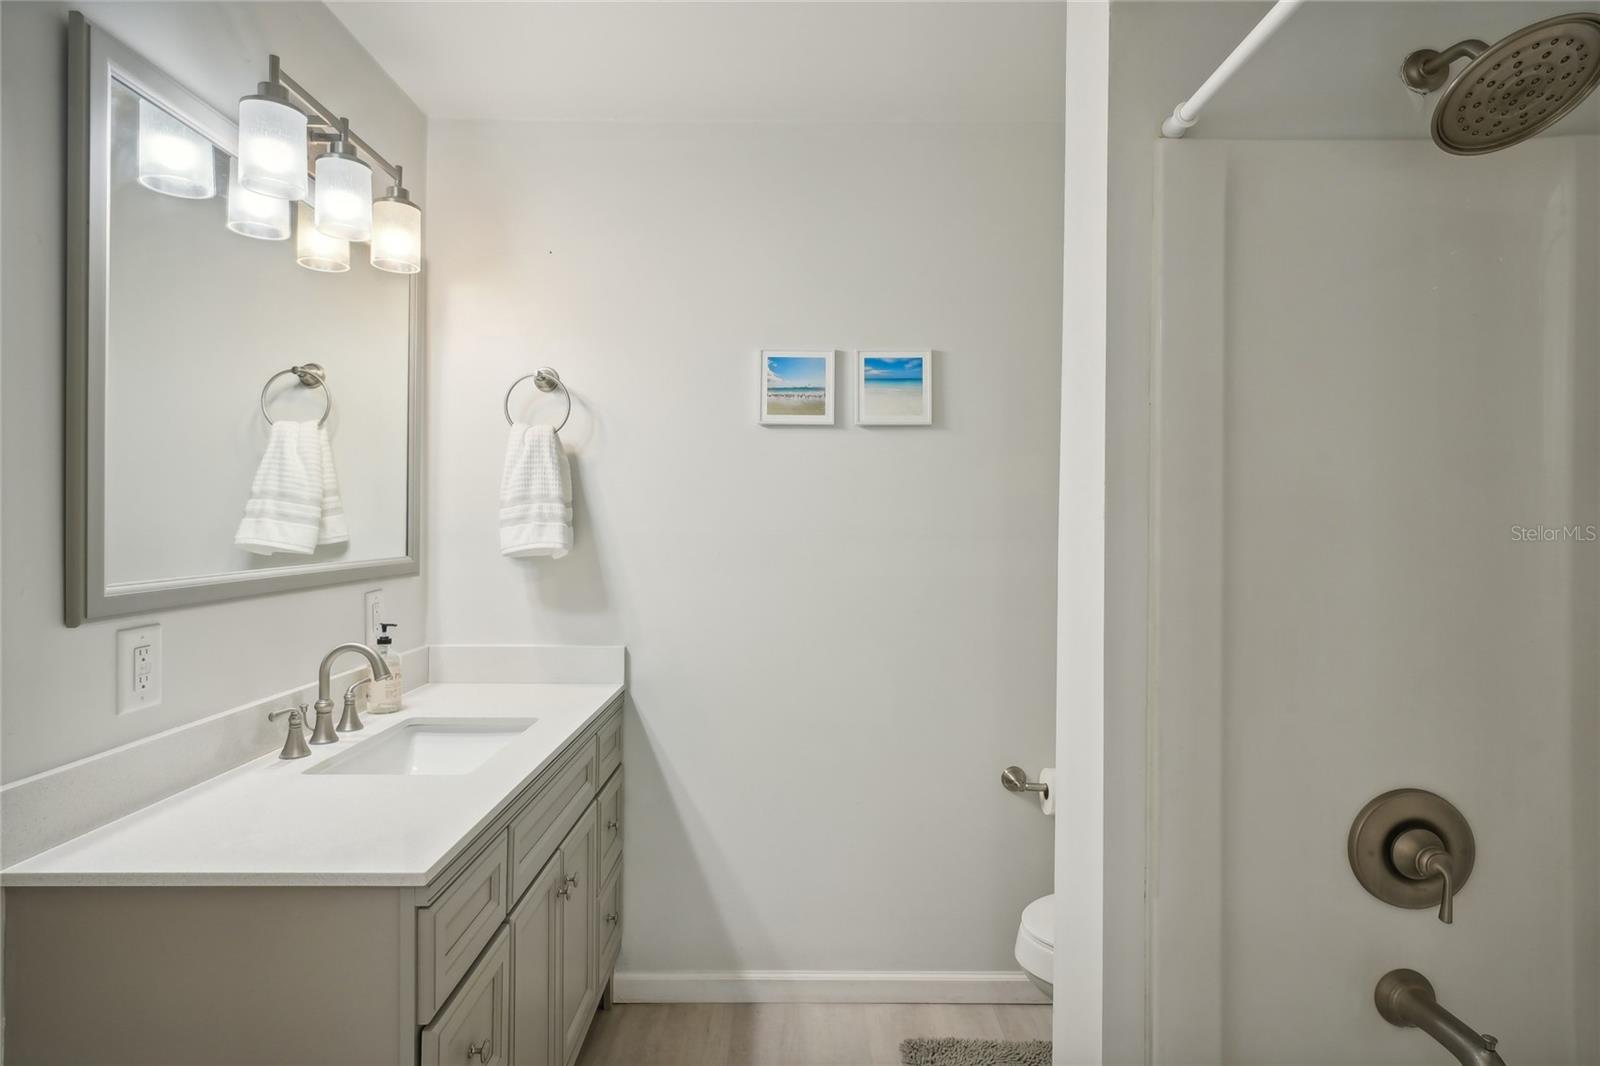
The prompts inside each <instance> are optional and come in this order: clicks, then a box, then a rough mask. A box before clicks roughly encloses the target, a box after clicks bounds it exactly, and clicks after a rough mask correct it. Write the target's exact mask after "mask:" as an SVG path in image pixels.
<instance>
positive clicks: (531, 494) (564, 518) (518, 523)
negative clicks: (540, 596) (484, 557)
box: [500, 423, 572, 559]
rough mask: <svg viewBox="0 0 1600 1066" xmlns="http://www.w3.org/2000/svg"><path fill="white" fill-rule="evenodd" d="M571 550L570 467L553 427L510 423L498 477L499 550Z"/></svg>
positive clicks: (552, 553)
mask: <svg viewBox="0 0 1600 1066" xmlns="http://www.w3.org/2000/svg"><path fill="white" fill-rule="evenodd" d="M571 548H572V471H571V469H570V468H569V467H568V466H567V453H566V450H565V449H563V448H562V447H561V438H560V437H558V436H556V432H555V430H553V429H551V428H550V427H549V426H525V425H522V424H521V423H518V424H517V425H514V426H512V427H511V432H510V433H509V434H507V436H506V462H505V468H504V470H503V471H502V472H501V475H500V554H501V555H511V556H517V557H523V556H530V555H548V556H550V557H551V558H552V559H559V558H561V557H562V556H563V555H565V554H567V552H568V551H570V550H571Z"/></svg>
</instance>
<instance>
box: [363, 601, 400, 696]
mask: <svg viewBox="0 0 1600 1066" xmlns="http://www.w3.org/2000/svg"><path fill="white" fill-rule="evenodd" d="M396 628H398V626H396V625H395V623H393V622H381V623H379V625H378V656H379V657H380V658H381V659H383V662H384V665H386V666H387V667H388V668H389V676H388V677H387V678H384V679H381V680H376V681H373V682H372V684H370V685H368V686H367V690H368V692H369V693H370V695H369V696H368V703H367V710H368V711H370V712H371V713H373V714H393V713H394V712H395V711H398V710H399V709H400V695H401V685H400V653H399V652H397V651H395V650H394V638H393V637H391V636H390V635H389V630H391V629H396Z"/></svg>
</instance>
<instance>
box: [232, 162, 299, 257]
mask: <svg viewBox="0 0 1600 1066" xmlns="http://www.w3.org/2000/svg"><path fill="white" fill-rule="evenodd" d="M228 228H229V229H231V230H233V232H235V233H237V234H240V235H242V236H245V237H255V238H256V239H258V240H263V241H286V240H288V239H289V201H288V200H280V199H278V198H277V197H275V196H263V195H262V194H261V193H258V192H251V191H250V190H249V189H247V188H245V187H244V186H243V185H241V184H240V183H239V162H238V160H231V161H230V162H229V164H228Z"/></svg>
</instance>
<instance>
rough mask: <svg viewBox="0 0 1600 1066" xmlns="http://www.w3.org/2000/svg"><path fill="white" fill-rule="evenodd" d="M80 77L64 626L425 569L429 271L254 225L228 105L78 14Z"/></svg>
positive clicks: (71, 129)
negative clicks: (313, 246)
mask: <svg viewBox="0 0 1600 1066" xmlns="http://www.w3.org/2000/svg"><path fill="white" fill-rule="evenodd" d="M68 79H69V81H68V159H67V173H68V189H67V195H68V204H69V206H68V221H67V241H68V248H67V300H68V315H67V319H68V322H67V351H66V409H65V432H66V460H67V461H66V471H65V477H66V486H65V489H66V491H65V515H64V517H65V539H66V543H65V549H66V550H65V556H64V562H65V567H64V571H65V572H64V583H65V600H64V602H65V621H66V624H67V625H69V626H75V625H78V624H80V623H81V622H83V621H85V620H89V619H96V618H105V617H113V616H117V615H126V614H133V613H140V612H148V611H152V610H162V609H167V608H171V607H179V606H185V605H190V604H199V603H209V602H215V601H219V600H227V599H235V598H239V597H244V596H255V595H262V594H267V593H277V592H285V591H290V590H295V589H304V588H311V587H314V586H320V585H332V584H341V583H345V582H356V581H370V580H373V579H375V578H382V577H388V576H395V575H405V574H415V573H417V572H418V570H419V569H420V543H419V542H420V526H421V498H420V497H421V492H420V488H421V477H420V466H421V462H420V460H421V453H422V441H421V437H422V416H421V411H422V404H421V396H420V389H421V380H422V352H421V339H420V337H421V321H420V318H421V296H422V293H421V284H420V281H419V278H420V275H417V274H410V275H404V274H393V273H388V272H385V271H382V270H378V269H376V268H374V267H372V266H371V265H370V264H369V263H368V262H367V256H366V255H365V254H364V252H365V249H364V247H361V246H346V250H347V252H348V253H355V254H348V256H347V258H348V265H347V269H344V270H342V271H338V272H329V271H326V270H317V269H307V268H306V267H305V266H302V265H300V263H299V260H302V259H305V258H309V252H308V251H307V250H306V249H301V250H300V252H299V253H297V245H298V244H299V241H298V236H299V234H300V232H301V231H302V229H303V227H305V226H309V218H308V216H309V211H308V210H307V209H306V207H305V205H302V204H299V203H295V202H284V201H279V202H278V205H277V207H276V208H275V210H276V211H279V212H281V216H279V215H275V216H274V218H273V220H272V224H271V225H269V226H267V228H266V236H267V237H268V239H261V237H262V235H263V231H261V230H256V231H255V232H254V235H253V236H252V235H251V230H252V225H251V222H250V220H249V219H248V218H242V217H241V212H240V211H239V207H240V205H241V204H243V203H244V202H245V197H243V196H241V197H238V198H237V200H238V202H235V197H232V196H230V195H229V194H230V191H237V190H231V188H230V187H231V185H232V183H231V182H230V177H231V176H232V174H233V171H234V168H233V163H234V158H235V156H236V154H237V150H238V148H237V146H238V129H237V126H236V125H235V123H234V121H233V120H232V119H231V118H229V117H228V116H227V115H224V114H223V113H222V112H220V111H218V110H217V109H216V108H215V107H213V106H211V105H210V104H208V103H206V102H205V101H204V100H202V99H200V98H199V97H198V96H197V95H196V94H194V93H193V92H191V91H190V90H189V89H187V88H186V87H185V86H184V85H183V84H182V83H181V82H180V81H179V80H178V79H177V78H175V77H173V76H172V75H171V74H169V73H167V72H165V71H163V70H160V69H158V68H157V67H155V66H154V65H153V64H151V63H150V62H148V61H147V60H145V59H144V58H143V57H141V56H139V55H138V54H137V53H135V52H133V51H132V50H131V49H129V48H127V47H126V46H124V45H122V44H121V43H120V42H118V41H117V40H116V39H115V38H112V37H110V36H109V35H107V34H105V33H104V32H102V31H100V30H98V29H96V28H95V27H93V26H91V25H89V24H88V23H87V21H86V20H84V19H83V17H82V16H81V15H78V14H76V13H74V15H73V16H72V19H71V24H70V29H69V51H68ZM250 195H254V194H250ZM314 196H315V192H314V190H313V192H312V196H311V198H314ZM259 199H260V200H263V201H264V200H266V198H265V197H259ZM230 204H232V205H233V208H234V210H233V212H232V213H231V214H230ZM269 206H271V205H269ZM305 233H306V236H307V237H309V236H310V235H311V234H310V231H305ZM321 265H323V266H328V265H333V266H338V265H340V264H338V263H334V264H327V263H322V264H321ZM274 423H280V424H278V425H275V424H274ZM268 456H270V458H267V457H268ZM308 484H320V486H321V491H320V492H312V493H311V494H310V496H309V497H308V496H307V491H306V486H307V485H308ZM296 492H298V493H299V495H298V496H297V495H296ZM319 508H320V511H319ZM286 530H287V532H285V531H286Z"/></svg>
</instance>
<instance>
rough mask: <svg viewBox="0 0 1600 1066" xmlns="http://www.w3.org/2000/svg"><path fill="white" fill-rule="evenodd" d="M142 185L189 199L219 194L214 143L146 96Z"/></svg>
mask: <svg viewBox="0 0 1600 1066" xmlns="http://www.w3.org/2000/svg"><path fill="white" fill-rule="evenodd" d="M139 184H140V185H143V186H144V187H145V188H147V189H153V190H154V191H156V192H159V193H165V194H167V195H168V196H177V197H181V198H182V199H185V200H208V199H210V198H211V197H213V196H215V195H217V168H216V163H215V162H214V161H213V160H212V157H211V142H210V141H208V140H206V139H205V137H203V136H202V135H200V134H199V133H196V132H195V131H194V130H192V129H190V128H189V127H188V126H186V125H184V124H183V122H181V121H180V120H179V119H177V118H175V117H174V116H172V115H171V114H169V113H167V112H166V111H163V110H162V109H161V108H160V107H158V106H156V105H155V104H153V103H151V102H150V101H149V100H146V99H144V98H143V97H140V98H139Z"/></svg>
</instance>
